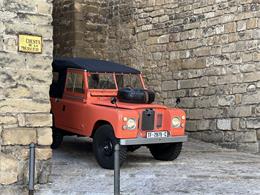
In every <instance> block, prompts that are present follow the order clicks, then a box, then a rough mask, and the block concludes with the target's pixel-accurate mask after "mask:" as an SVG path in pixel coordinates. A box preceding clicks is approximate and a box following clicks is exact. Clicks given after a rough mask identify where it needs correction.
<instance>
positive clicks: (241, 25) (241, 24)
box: [237, 20, 246, 31]
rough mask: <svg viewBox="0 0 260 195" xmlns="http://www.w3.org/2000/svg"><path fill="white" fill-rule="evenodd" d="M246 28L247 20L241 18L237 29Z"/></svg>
mask: <svg viewBox="0 0 260 195" xmlns="http://www.w3.org/2000/svg"><path fill="white" fill-rule="evenodd" d="M243 30H246V20H241V21H238V22H237V31H243Z"/></svg>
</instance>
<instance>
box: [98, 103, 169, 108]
mask: <svg viewBox="0 0 260 195" xmlns="http://www.w3.org/2000/svg"><path fill="white" fill-rule="evenodd" d="M93 104H95V105H100V106H109V107H117V108H121V109H129V110H136V109H145V108H157V109H158V108H159V109H166V108H167V107H166V106H164V105H160V104H134V103H124V102H117V103H116V104H112V103H111V102H110V101H104V102H103V101H102V102H95V103H93Z"/></svg>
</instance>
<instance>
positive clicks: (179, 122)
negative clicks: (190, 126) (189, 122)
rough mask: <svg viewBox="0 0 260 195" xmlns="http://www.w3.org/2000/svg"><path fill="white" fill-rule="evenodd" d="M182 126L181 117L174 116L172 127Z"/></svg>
mask: <svg viewBox="0 0 260 195" xmlns="http://www.w3.org/2000/svg"><path fill="white" fill-rule="evenodd" d="M180 126H181V119H180V118H179V117H174V118H173V119H172V127H175V128H177V127H180Z"/></svg>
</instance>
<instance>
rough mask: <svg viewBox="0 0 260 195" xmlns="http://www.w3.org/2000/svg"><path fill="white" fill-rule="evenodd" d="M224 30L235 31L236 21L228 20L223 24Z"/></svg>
mask: <svg viewBox="0 0 260 195" xmlns="http://www.w3.org/2000/svg"><path fill="white" fill-rule="evenodd" d="M224 32H225V33H233V32H236V23H235V22H230V23H226V24H224Z"/></svg>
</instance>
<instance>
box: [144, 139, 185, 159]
mask: <svg viewBox="0 0 260 195" xmlns="http://www.w3.org/2000/svg"><path fill="white" fill-rule="evenodd" d="M148 147H149V150H150V152H151V154H152V155H153V157H154V158H155V159H156V160H162V161H171V160H175V159H176V158H177V157H178V156H179V154H180V153H181V149H182V143H170V144H168V143H167V144H154V145H150V146H148Z"/></svg>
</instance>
